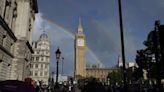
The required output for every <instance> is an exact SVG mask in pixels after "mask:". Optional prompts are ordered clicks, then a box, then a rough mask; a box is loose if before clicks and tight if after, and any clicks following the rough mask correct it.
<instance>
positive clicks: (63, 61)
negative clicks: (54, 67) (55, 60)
mask: <svg viewBox="0 0 164 92" xmlns="http://www.w3.org/2000/svg"><path fill="white" fill-rule="evenodd" d="M63 63H64V57H62V74H61V75H62V81H63Z"/></svg>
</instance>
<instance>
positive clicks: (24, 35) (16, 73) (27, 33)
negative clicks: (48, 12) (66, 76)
mask: <svg viewBox="0 0 164 92" xmlns="http://www.w3.org/2000/svg"><path fill="white" fill-rule="evenodd" d="M1 1H4V0H1ZM6 1H8V2H13V1H14V0H6ZM15 5H16V7H17V8H15V9H16V10H17V12H16V16H17V17H16V18H14V19H13V22H15V24H14V25H13V26H11V27H12V28H13V29H14V34H15V36H16V37H17V41H16V43H15V45H14V59H13V61H12V66H11V76H10V79H18V80H24V79H25V78H27V77H28V76H29V73H30V70H29V68H30V62H31V55H32V53H33V50H32V47H31V35H32V27H33V22H34V19H35V13H37V12H38V7H37V0H16V3H15ZM9 9H10V8H9ZM6 10H8V8H6ZM11 11H12V10H11ZM11 11H9V12H11ZM7 19H8V18H7Z"/></svg>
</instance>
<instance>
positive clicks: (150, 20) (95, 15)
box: [33, 0, 164, 75]
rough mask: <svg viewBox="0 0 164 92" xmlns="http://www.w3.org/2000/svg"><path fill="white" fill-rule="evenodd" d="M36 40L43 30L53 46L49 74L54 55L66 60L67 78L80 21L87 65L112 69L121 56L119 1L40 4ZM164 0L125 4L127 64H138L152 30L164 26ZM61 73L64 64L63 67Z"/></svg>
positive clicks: (41, 1) (45, 0) (47, 1)
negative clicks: (157, 22)
mask: <svg viewBox="0 0 164 92" xmlns="http://www.w3.org/2000/svg"><path fill="white" fill-rule="evenodd" d="M38 8H39V13H38V14H36V20H35V23H34V31H33V40H37V39H38V38H39V36H40V34H41V33H43V30H45V31H46V33H47V34H48V36H49V41H50V43H51V46H50V47H51V56H50V57H51V59H50V72H52V71H54V72H55V69H56V68H55V67H56V60H55V51H56V49H57V47H60V49H61V51H62V57H64V61H63V63H64V66H63V69H64V74H66V75H72V74H73V67H74V65H73V64H74V34H75V33H76V31H77V25H78V18H79V17H81V20H82V25H83V29H84V34H85V35H86V43H87V52H86V61H87V63H88V64H100V65H101V66H102V67H113V66H115V65H116V64H117V63H118V56H121V45H120V44H121V42H120V27H119V16H118V15H119V14H118V0H38ZM163 10H164V0H122V12H123V27H124V41H125V52H126V53H125V56H126V58H125V59H126V62H135V56H136V50H139V49H143V48H145V47H144V45H143V41H145V40H146V38H147V34H148V33H149V32H150V31H151V30H153V28H154V22H155V20H160V21H161V24H164V12H163ZM59 67H60V71H61V63H60V66H59Z"/></svg>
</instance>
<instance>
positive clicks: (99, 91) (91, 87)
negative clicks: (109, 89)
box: [82, 78, 105, 92]
mask: <svg viewBox="0 0 164 92" xmlns="http://www.w3.org/2000/svg"><path fill="white" fill-rule="evenodd" d="M82 92H105V87H104V86H103V85H102V83H100V82H97V81H96V79H95V78H93V79H92V81H91V82H89V83H88V84H87V85H86V86H85V87H84V89H83V90H82Z"/></svg>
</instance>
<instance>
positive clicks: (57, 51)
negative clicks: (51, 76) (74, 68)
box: [55, 48, 61, 85]
mask: <svg viewBox="0 0 164 92" xmlns="http://www.w3.org/2000/svg"><path fill="white" fill-rule="evenodd" d="M55 54H56V60H57V61H56V65H57V66H56V84H57V85H58V75H59V60H60V55H61V51H60V49H59V48H58V49H57V50H56V52H55Z"/></svg>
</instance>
